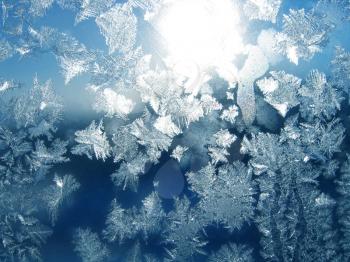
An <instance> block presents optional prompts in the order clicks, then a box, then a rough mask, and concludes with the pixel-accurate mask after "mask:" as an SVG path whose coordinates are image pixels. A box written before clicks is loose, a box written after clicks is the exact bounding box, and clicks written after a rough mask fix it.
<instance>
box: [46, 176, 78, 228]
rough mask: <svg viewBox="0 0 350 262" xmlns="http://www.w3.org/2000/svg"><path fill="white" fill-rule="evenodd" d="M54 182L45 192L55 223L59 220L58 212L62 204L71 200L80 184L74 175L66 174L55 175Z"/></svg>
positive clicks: (52, 219) (52, 221) (51, 216)
mask: <svg viewBox="0 0 350 262" xmlns="http://www.w3.org/2000/svg"><path fill="white" fill-rule="evenodd" d="M54 182H55V184H53V185H51V186H50V187H49V188H48V189H47V190H46V194H45V202H46V203H47V207H48V210H49V214H50V219H51V223H52V224H53V225H54V224H55V223H56V221H57V218H58V212H59V211H60V208H61V207H62V205H63V204H64V203H65V202H66V201H68V200H69V198H70V197H71V195H72V193H74V192H75V191H77V190H78V189H79V188H80V184H79V183H78V182H77V181H76V180H75V178H74V177H73V176H72V175H64V176H63V177H59V176H58V175H55V178H54Z"/></svg>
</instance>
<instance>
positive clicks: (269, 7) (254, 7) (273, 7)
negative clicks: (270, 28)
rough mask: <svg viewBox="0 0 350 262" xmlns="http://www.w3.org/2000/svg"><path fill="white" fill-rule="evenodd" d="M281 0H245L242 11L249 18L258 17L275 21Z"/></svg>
mask: <svg viewBox="0 0 350 262" xmlns="http://www.w3.org/2000/svg"><path fill="white" fill-rule="evenodd" d="M281 3H282V0H247V2H246V3H245V5H244V12H245V14H246V15H247V16H248V17H249V19H258V20H263V21H271V22H272V23H276V16H277V14H278V11H279V8H280V6H281Z"/></svg>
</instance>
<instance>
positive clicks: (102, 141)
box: [72, 121, 111, 161]
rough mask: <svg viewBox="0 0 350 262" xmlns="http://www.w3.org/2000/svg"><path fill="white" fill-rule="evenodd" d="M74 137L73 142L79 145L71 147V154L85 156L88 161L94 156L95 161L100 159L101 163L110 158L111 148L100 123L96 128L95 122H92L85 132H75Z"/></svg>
mask: <svg viewBox="0 0 350 262" xmlns="http://www.w3.org/2000/svg"><path fill="white" fill-rule="evenodd" d="M75 136H76V138H75V141H76V142H78V143H79V144H78V145H76V146H74V147H73V149H72V153H73V154H76V155H86V156H87V157H88V158H90V159H92V158H93V156H95V157H96V159H102V160H103V161H105V160H106V158H107V157H109V156H110V150H111V148H110V145H109V142H108V140H107V136H106V134H105V132H104V129H103V122H102V121H101V122H100V123H99V124H98V126H97V125H96V124H95V121H92V122H91V124H90V125H89V126H88V127H87V128H86V129H85V130H82V131H77V132H75Z"/></svg>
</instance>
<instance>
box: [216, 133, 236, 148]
mask: <svg viewBox="0 0 350 262" xmlns="http://www.w3.org/2000/svg"><path fill="white" fill-rule="evenodd" d="M214 138H215V142H216V145H217V146H219V147H224V148H227V147H230V146H231V144H232V143H234V142H235V141H236V139H237V137H236V136H235V135H232V134H231V133H230V132H229V131H228V130H227V129H225V130H220V131H219V132H217V133H216V134H214Z"/></svg>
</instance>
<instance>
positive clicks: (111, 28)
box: [96, 1, 137, 54]
mask: <svg viewBox="0 0 350 262" xmlns="http://www.w3.org/2000/svg"><path fill="white" fill-rule="evenodd" d="M96 2H97V1H96ZM96 23H97V25H98V26H99V28H100V30H101V33H102V34H103V36H104V37H105V39H106V43H107V45H108V48H109V53H110V54H111V53H114V52H115V51H119V52H127V51H129V50H130V49H131V48H133V46H134V44H135V40H136V31H137V28H136V27H137V19H136V17H135V16H134V15H133V13H132V10H131V9H130V7H129V6H128V5H127V4H124V5H121V4H117V5H115V6H114V7H113V8H111V9H109V10H108V11H107V12H105V13H103V14H101V15H100V16H99V17H97V18H96Z"/></svg>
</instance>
